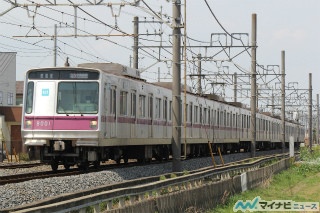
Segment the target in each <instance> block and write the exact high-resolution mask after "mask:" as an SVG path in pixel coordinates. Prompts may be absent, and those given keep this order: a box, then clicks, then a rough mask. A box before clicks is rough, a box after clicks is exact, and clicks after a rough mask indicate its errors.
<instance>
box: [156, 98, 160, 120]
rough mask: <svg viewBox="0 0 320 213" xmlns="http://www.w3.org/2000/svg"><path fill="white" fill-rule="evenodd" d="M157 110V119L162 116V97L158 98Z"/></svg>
mask: <svg viewBox="0 0 320 213" xmlns="http://www.w3.org/2000/svg"><path fill="white" fill-rule="evenodd" d="M155 107H156V108H155V112H156V117H155V118H156V119H160V118H161V117H160V116H161V99H160V98H156V106H155Z"/></svg>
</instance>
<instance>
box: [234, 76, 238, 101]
mask: <svg viewBox="0 0 320 213" xmlns="http://www.w3.org/2000/svg"><path fill="white" fill-rule="evenodd" d="M233 77H234V79H233V101H234V102H237V73H236V72H235V73H234V75H233Z"/></svg>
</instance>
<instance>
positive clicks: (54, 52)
mask: <svg viewBox="0 0 320 213" xmlns="http://www.w3.org/2000/svg"><path fill="white" fill-rule="evenodd" d="M53 66H54V67H56V66H57V25H56V24H55V25H54V37H53Z"/></svg>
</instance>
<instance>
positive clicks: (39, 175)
mask: <svg viewBox="0 0 320 213" xmlns="http://www.w3.org/2000/svg"><path fill="white" fill-rule="evenodd" d="M167 162H168V161H167ZM159 163H161V162H158V161H154V162H151V164H159ZM148 164H150V163H148ZM42 165H43V164H42ZM143 165H146V163H138V162H129V163H126V164H124V163H122V164H120V165H119V164H106V165H101V166H99V168H94V167H89V168H88V169H87V170H81V169H79V168H76V167H75V168H71V169H68V170H57V171H56V172H54V171H43V172H31V173H23V174H16V175H7V176H2V177H1V179H0V186H1V185H5V184H11V183H20V182H24V181H28V180H34V179H45V178H51V177H64V176H71V175H80V174H85V173H91V172H99V171H103V170H111V169H115V168H127V167H133V166H143Z"/></svg>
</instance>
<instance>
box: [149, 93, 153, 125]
mask: <svg viewBox="0 0 320 213" xmlns="http://www.w3.org/2000/svg"><path fill="white" fill-rule="evenodd" d="M148 112H149V114H148V117H149V118H151V119H152V118H153V95H152V94H149V97H148Z"/></svg>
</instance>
